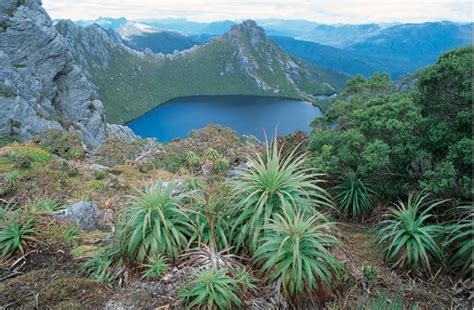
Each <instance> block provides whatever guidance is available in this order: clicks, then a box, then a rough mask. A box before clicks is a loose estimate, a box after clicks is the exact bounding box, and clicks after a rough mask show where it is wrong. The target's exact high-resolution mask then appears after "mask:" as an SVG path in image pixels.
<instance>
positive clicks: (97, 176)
mask: <svg viewBox="0 0 474 310" xmlns="http://www.w3.org/2000/svg"><path fill="white" fill-rule="evenodd" d="M106 175H107V172H105V171H102V170H97V171H96V172H94V178H95V179H96V180H103V179H105V176H106Z"/></svg>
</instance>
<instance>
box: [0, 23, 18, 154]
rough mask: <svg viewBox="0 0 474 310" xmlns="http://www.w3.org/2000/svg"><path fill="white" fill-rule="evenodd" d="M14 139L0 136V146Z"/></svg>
mask: <svg viewBox="0 0 474 310" xmlns="http://www.w3.org/2000/svg"><path fill="white" fill-rule="evenodd" d="M0 32H1V31H0ZM15 141H16V140H15V138H13V137H11V136H0V148H2V147H4V146H5V145H8V144H10V143H13V142H15Z"/></svg>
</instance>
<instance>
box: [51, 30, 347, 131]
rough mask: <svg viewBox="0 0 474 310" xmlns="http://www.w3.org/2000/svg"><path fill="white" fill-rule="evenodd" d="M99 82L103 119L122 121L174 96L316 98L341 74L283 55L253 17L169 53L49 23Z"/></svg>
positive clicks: (109, 34)
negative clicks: (205, 40)
mask: <svg viewBox="0 0 474 310" xmlns="http://www.w3.org/2000/svg"><path fill="white" fill-rule="evenodd" d="M56 28H57V29H58V31H59V32H60V33H61V34H62V35H63V37H64V38H66V40H67V41H68V42H69V43H70V44H72V45H74V46H75V48H74V50H75V51H76V59H79V60H81V64H82V65H83V66H84V67H85V70H86V72H88V73H89V74H90V77H91V79H92V80H93V81H94V83H95V84H96V85H97V86H98V89H99V94H100V98H101V100H102V101H103V102H104V105H105V108H106V111H107V117H108V120H109V121H112V122H118V123H124V122H127V121H128V120H130V119H133V118H135V117H137V116H140V115H141V114H143V113H145V112H147V111H149V110H151V109H152V108H154V107H156V106H157V105H159V104H161V103H163V102H165V101H168V100H170V99H173V98H176V97H181V96H199V95H262V96H282V97H289V98H297V99H304V100H308V101H315V97H314V95H317V94H328V93H334V92H337V91H338V89H340V87H342V85H343V84H344V81H345V78H346V76H344V75H342V74H338V73H335V72H332V71H328V70H322V69H319V68H316V67H313V66H310V65H308V64H306V63H304V62H303V61H301V60H297V59H293V58H292V57H290V56H288V55H287V54H286V53H285V52H284V51H283V50H282V49H281V48H280V47H279V46H278V45H276V44H275V43H274V42H273V41H272V40H270V39H268V38H267V36H266V35H265V32H264V30H263V29H262V28H260V27H258V26H257V24H256V23H255V22H254V21H245V22H243V23H241V24H238V25H234V26H233V27H232V28H231V30H230V31H229V32H228V33H226V34H224V35H222V36H220V37H217V38H215V39H213V40H212V41H210V42H209V43H207V44H205V45H200V46H194V47H192V48H190V49H188V50H184V51H181V52H175V53H173V54H167V55H164V54H154V53H150V52H140V51H137V50H134V49H131V48H129V47H127V46H126V45H124V43H123V41H122V40H120V39H119V38H118V36H117V35H116V34H114V33H112V32H111V31H110V30H108V31H106V30H104V29H102V28H101V27H99V26H97V25H92V26H89V27H86V28H82V27H78V26H75V25H74V24H72V23H71V22H66V21H60V22H58V24H57V25H56Z"/></svg>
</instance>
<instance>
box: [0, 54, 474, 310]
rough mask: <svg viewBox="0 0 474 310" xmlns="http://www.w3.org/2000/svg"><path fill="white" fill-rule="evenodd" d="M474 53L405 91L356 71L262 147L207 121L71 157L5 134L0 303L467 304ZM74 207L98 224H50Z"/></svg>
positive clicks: (438, 67) (0, 180)
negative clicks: (301, 129) (181, 134)
mask: <svg viewBox="0 0 474 310" xmlns="http://www.w3.org/2000/svg"><path fill="white" fill-rule="evenodd" d="M471 54H472V51H471V50H470V49H460V50H455V51H452V52H450V53H448V54H446V55H443V56H442V57H441V58H440V60H439V61H438V63H436V64H435V65H434V66H432V67H430V68H427V69H425V70H423V71H421V72H419V73H418V74H417V78H418V82H414V84H415V85H416V87H414V88H413V89H411V90H408V91H406V92H400V91H398V89H397V85H396V84H394V83H392V82H390V80H389V78H388V76H386V75H384V74H375V75H374V76H372V77H371V78H369V79H365V78H360V77H356V78H354V79H352V80H351V81H350V82H349V83H348V86H347V88H346V89H345V91H344V92H343V94H341V96H338V99H337V100H336V101H335V102H333V103H332V105H331V106H330V108H329V110H328V113H327V114H326V115H325V117H324V118H323V119H320V120H317V121H315V122H314V124H313V127H314V129H313V132H312V133H311V134H310V135H309V137H308V136H305V135H304V134H301V133H298V134H295V135H293V136H289V137H280V138H278V139H274V140H272V141H270V143H268V144H267V145H262V144H260V143H259V142H249V141H248V140H245V139H240V138H239V137H237V135H236V134H235V132H233V131H232V130H230V129H225V128H221V127H219V126H217V125H212V126H209V127H207V128H205V129H202V130H198V131H195V132H192V133H190V136H189V137H188V138H186V139H180V140H176V141H172V142H170V143H168V144H165V145H159V144H153V142H150V141H136V142H133V143H130V144H122V143H119V142H118V141H109V142H108V143H106V144H105V145H104V146H103V148H102V149H99V150H97V151H96V152H95V153H87V154H86V153H84V155H81V156H75V155H74V154H73V153H70V152H69V150H66V149H65V148H63V147H62V146H64V145H67V144H68V143H69V141H70V139H69V138H67V139H66V138H64V137H63V136H62V135H57V133H54V134H52V133H48V135H46V136H47V138H48V139H46V138H44V137H43V139H42V140H41V139H39V138H38V140H36V142H34V143H31V142H26V143H18V142H14V141H11V142H8V144H6V145H5V146H3V147H2V148H1V150H0V185H1V187H0V198H1V199H2V200H1V201H0V253H1V259H0V277H1V278H2V279H4V281H3V282H2V283H0V306H4V305H8V304H10V303H15V304H12V305H14V306H15V307H20V308H21V307H23V308H34V307H37V306H36V305H37V303H40V302H41V304H40V306H41V307H43V306H44V307H58V308H61V307H62V308H68V307H69V308H74V307H78V303H77V302H76V303H74V302H72V301H71V298H72V299H74V300H76V299H77V300H81V302H82V301H83V302H84V303H86V304H87V306H88V307H91V308H97V307H103V306H104V305H106V304H107V305H108V306H110V307H112V308H113V307H119V306H121V305H129V303H130V304H132V306H136V307H140V308H158V307H184V308H197V309H200V308H206V309H221V308H222V309H227V308H228V309H233V308H260V309H270V308H300V309H305V308H311V307H326V308H331V309H379V308H381V309H382V308H383V309H385V308H387V309H388V308H394V309H417V308H418V307H420V308H435V307H440V308H449V307H459V308H462V307H468V306H467V305H468V304H469V303H468V299H467V298H468V296H469V295H468V293H469V292H468V288H467V287H468V285H467V284H466V283H470V282H469V281H472V246H473V243H472V240H473V233H474V232H473V226H472V215H473V213H472V205H471V203H470V202H469V201H470V200H471V199H470V198H471V193H470V188H471V186H472V182H471V180H470V168H471V164H472V158H471V155H472V154H470V152H471V146H472V138H471V135H470V132H469V131H470V127H471V126H470V122H468V120H470V119H471V114H472V111H471V110H470V107H471V105H472V101H470V100H471V99H469V98H468V97H469V96H468V95H471V94H472V90H471V88H470V84H469V83H465V79H467V77H466V76H468V74H467V70H468V69H470V66H468V65H467V63H470V58H469V57H467V55H471ZM447 102H449V104H448V103H447ZM41 141H43V142H41ZM44 141H48V143H46V142H44ZM150 150H155V152H149V151H150ZM107 154H111V157H110V158H111V160H110V161H101V160H102V159H103V160H107ZM143 154H148V155H149V154H151V155H150V156H148V157H140V156H141V155H143ZM137 158H141V159H140V160H135V159H137ZM98 163H102V165H100V164H98ZM103 164H105V166H103ZM78 201H93V202H95V203H96V204H97V205H98V206H99V213H98V214H97V223H96V227H94V229H92V231H83V230H81V226H80V225H79V224H77V223H74V222H73V221H71V220H69V221H68V220H58V219H56V218H55V214H57V212H58V211H59V212H61V210H62V209H65V208H68V207H70V206H71V205H72V204H74V203H75V202H78ZM20 273H23V274H21V275H20ZM52 275H55V276H54V277H53V276H52ZM56 277H57V278H56ZM38 284H39V285H38ZM414 284H415V285H414ZM38 287H41V289H38ZM453 287H454V288H455V289H453ZM31 292H33V294H32V293H31ZM38 293H40V294H41V295H35V294H38ZM81 294H82V295H81ZM53 295H54V296H59V297H55V298H53V297H51V296H53ZM64 296H67V297H64ZM71 296H72V297H71ZM63 297H64V298H63ZM11 298H13V299H14V300H12V299H11ZM92 301H95V302H97V303H93V302H92ZM117 305H119V306H117ZM73 306H74V307H73ZM79 306H80V305H79Z"/></svg>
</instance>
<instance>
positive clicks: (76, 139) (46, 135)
mask: <svg viewBox="0 0 474 310" xmlns="http://www.w3.org/2000/svg"><path fill="white" fill-rule="evenodd" d="M33 141H34V142H35V143H37V144H38V145H40V146H41V147H42V148H44V149H46V150H48V151H49V152H51V153H53V154H55V155H58V156H59V157H62V158H65V159H78V158H82V157H84V156H85V150H84V148H83V146H82V142H81V138H80V136H79V134H77V133H70V132H66V131H62V130H58V129H48V130H45V131H44V132H42V133H41V134H39V135H37V136H35V137H33Z"/></svg>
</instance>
